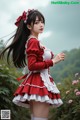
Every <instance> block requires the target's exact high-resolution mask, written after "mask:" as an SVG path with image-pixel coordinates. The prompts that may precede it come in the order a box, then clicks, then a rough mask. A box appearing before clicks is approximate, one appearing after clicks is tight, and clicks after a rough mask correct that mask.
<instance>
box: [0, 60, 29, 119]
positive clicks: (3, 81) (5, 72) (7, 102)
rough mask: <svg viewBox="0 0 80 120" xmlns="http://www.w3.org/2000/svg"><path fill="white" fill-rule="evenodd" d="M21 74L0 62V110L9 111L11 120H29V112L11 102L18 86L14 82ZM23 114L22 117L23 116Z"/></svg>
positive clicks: (17, 83) (16, 82)
mask: <svg viewBox="0 0 80 120" xmlns="http://www.w3.org/2000/svg"><path fill="white" fill-rule="evenodd" d="M20 74H21V72H20V71H18V70H16V68H15V67H9V66H8V65H7V64H6V62H5V61H0V110H2V109H10V110H11V119H12V120H15V118H16V120H22V119H23V120H26V119H27V120H29V119H30V111H29V110H26V109H25V108H22V107H18V106H16V105H15V104H14V103H13V102H12V99H13V97H14V96H13V94H14V92H15V90H16V88H17V87H18V85H19V82H18V81H17V80H16V78H17V77H18V76H20ZM23 114H24V115H23Z"/></svg>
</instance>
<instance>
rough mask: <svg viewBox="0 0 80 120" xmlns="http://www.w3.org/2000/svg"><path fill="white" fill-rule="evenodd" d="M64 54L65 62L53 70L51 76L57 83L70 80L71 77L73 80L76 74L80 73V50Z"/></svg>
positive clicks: (55, 66)
mask: <svg viewBox="0 0 80 120" xmlns="http://www.w3.org/2000/svg"><path fill="white" fill-rule="evenodd" d="M64 53H65V54H66V56H65V60H64V61H62V62H60V63H58V64H56V65H54V67H52V68H51V75H52V77H53V78H54V79H55V81H56V82H59V81H62V80H64V79H65V78H67V79H68V77H69V76H71V77H72V78H73V77H74V74H75V73H76V72H80V48H79V49H72V50H71V51H69V52H68V51H64Z"/></svg>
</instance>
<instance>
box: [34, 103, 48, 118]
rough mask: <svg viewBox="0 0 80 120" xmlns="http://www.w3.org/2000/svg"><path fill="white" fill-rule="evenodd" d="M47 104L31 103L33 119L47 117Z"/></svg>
mask: <svg viewBox="0 0 80 120" xmlns="http://www.w3.org/2000/svg"><path fill="white" fill-rule="evenodd" d="M49 106H50V105H49V104H48V103H45V102H39V101H33V107H32V108H33V115H34V117H48V115H49Z"/></svg>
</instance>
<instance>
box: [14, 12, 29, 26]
mask: <svg viewBox="0 0 80 120" xmlns="http://www.w3.org/2000/svg"><path fill="white" fill-rule="evenodd" d="M26 14H27V12H25V11H24V12H23V13H22V15H21V16H19V17H18V18H17V20H16V22H15V25H16V26H19V23H20V21H21V20H24V21H26V20H27V15H26Z"/></svg>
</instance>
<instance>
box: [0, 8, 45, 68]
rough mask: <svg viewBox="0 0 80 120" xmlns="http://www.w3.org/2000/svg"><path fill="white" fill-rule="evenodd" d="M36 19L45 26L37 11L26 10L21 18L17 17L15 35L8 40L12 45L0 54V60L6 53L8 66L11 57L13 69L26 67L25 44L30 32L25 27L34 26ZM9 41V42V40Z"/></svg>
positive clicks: (41, 16) (42, 17)
mask: <svg viewBox="0 0 80 120" xmlns="http://www.w3.org/2000/svg"><path fill="white" fill-rule="evenodd" d="M36 17H38V19H39V20H40V21H42V20H43V22H44V24H45V19H44V16H43V15H42V14H41V13H40V12H39V11H38V10H34V9H32V10H28V12H25V11H24V12H23V14H22V16H19V17H18V19H17V21H16V23H15V25H16V26H17V30H16V33H15V34H14V35H13V36H12V37H11V38H10V39H12V38H13V40H12V43H11V44H10V45H9V46H8V47H7V48H5V49H4V50H3V51H2V53H0V59H1V58H3V57H4V53H5V52H6V51H7V50H8V52H7V63H8V64H10V61H9V58H10V55H11V59H12V62H13V64H14V66H15V67H17V68H22V67H25V66H26V65H27V63H26V58H25V57H26V55H25V44H26V42H27V40H28V37H29V35H30V30H29V29H28V28H27V25H31V23H33V25H34V24H35V21H36ZM10 39H9V40H10Z"/></svg>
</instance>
